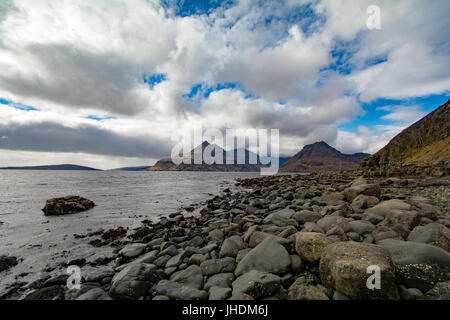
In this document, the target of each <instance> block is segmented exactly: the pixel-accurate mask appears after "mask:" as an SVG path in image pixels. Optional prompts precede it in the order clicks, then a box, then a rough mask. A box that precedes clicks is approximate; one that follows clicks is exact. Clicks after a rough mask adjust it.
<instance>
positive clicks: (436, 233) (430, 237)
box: [408, 223, 450, 252]
mask: <svg viewBox="0 0 450 320" xmlns="http://www.w3.org/2000/svg"><path fill="white" fill-rule="evenodd" d="M408 241H414V242H423V243H427V244H431V245H433V246H436V247H440V248H442V249H444V250H445V251H447V252H449V251H450V229H449V228H447V227H446V226H444V225H442V224H440V223H429V224H427V225H426V226H417V227H415V228H414V229H413V230H412V231H411V233H410V234H409V236H408Z"/></svg>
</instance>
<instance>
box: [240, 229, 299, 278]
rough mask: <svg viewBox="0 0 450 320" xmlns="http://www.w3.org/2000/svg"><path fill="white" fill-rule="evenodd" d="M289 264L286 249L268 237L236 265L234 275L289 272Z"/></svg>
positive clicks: (289, 260)
mask: <svg viewBox="0 0 450 320" xmlns="http://www.w3.org/2000/svg"><path fill="white" fill-rule="evenodd" d="M290 264H291V259H290V257H289V253H288V252H287V251H286V249H285V248H284V247H283V246H282V245H281V244H279V243H278V242H277V240H276V239H275V238H273V237H268V238H266V239H265V240H264V241H263V242H261V243H260V244H259V245H258V246H256V247H255V248H253V249H252V250H251V251H250V252H249V253H247V255H246V256H245V257H244V258H243V259H242V260H241V262H239V264H238V265H237V267H236V270H235V271H234V274H235V275H236V276H240V275H242V274H244V273H247V272H248V271H250V270H259V271H263V272H269V273H283V272H287V271H288V270H289V267H290Z"/></svg>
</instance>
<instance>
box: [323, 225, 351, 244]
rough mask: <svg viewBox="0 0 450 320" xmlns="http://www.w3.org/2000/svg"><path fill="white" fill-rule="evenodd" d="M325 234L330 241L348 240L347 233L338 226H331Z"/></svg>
mask: <svg viewBox="0 0 450 320" xmlns="http://www.w3.org/2000/svg"><path fill="white" fill-rule="evenodd" d="M326 236H327V238H328V239H330V240H331V241H332V242H338V241H347V240H348V237H347V234H346V233H345V232H344V230H342V228H341V227H339V226H335V227H333V228H331V229H330V230H328V231H327V233H326Z"/></svg>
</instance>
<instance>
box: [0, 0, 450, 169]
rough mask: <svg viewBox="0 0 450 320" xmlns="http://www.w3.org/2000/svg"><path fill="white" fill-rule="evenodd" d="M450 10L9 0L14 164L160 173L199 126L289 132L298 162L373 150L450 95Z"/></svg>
mask: <svg viewBox="0 0 450 320" xmlns="http://www.w3.org/2000/svg"><path fill="white" fill-rule="evenodd" d="M369 5H377V6H378V7H379V8H380V9H381V12H380V13H381V29H380V30H376V29H372V30H370V29H369V28H368V27H367V24H366V22H367V19H368V18H369V16H370V13H369V14H368V13H367V8H368V6H369ZM449 13H450V1H448V0H442V1H439V0H433V1H423V0H418V1H414V0H404V1H376V0H369V1H364V0H355V1H351V0H343V1H339V0H328V1H327V0H324V1H306V0H286V1H281V0H279V1H268V0H266V1H258V0H253V1H244V0H241V1H238V0H236V1H232V0H226V1H220V0H213V1H204V0H201V1H199V0H197V1H188V0H185V1H182V0H178V1H171V0H168V1H156V0H154V1H152V0H147V1H146V0H126V1H111V0H107V1H106V0H104V1H102V0H98V1H92V0H85V1H82V0H80V1H78V0H67V1H64V0H61V1H59V0H52V1H50V0H48V1H45V0H23V1H22V0H17V1H12V0H1V1H0V166H8V165H39V164H57V163H76V164H81V165H88V166H94V167H97V168H102V169H108V168H114V167H119V166H131V165H147V164H148V165H150V164H153V163H154V162H155V161H156V160H157V159H158V158H161V157H165V156H168V155H170V150H171V148H172V146H173V144H174V142H173V141H171V139H170V137H171V135H172V133H173V132H174V131H175V130H180V129H181V130H189V128H190V127H192V126H193V125H196V124H202V125H203V127H204V128H220V129H224V128H267V129H270V128H278V129H280V143H281V146H280V152H281V154H282V155H284V156H286V155H292V154H294V153H296V152H297V151H299V150H300V149H301V147H302V146H303V145H305V144H308V143H312V142H316V141H319V140H324V141H326V142H328V143H329V144H331V145H332V146H334V147H336V148H338V149H339V150H340V151H343V152H348V153H350V152H369V153H373V152H375V151H377V150H378V149H379V148H381V147H382V146H384V145H385V144H386V143H387V142H388V141H389V139H391V138H392V137H393V136H394V135H395V134H397V133H398V132H400V131H401V130H402V129H403V128H405V127H406V126H408V125H409V124H411V123H412V122H414V121H416V120H417V119H419V118H421V117H422V116H424V115H425V114H427V113H428V112H430V111H431V110H433V109H434V108H436V107H437V106H439V105H441V104H442V103H444V102H445V101H447V100H448V99H449V89H450V36H449V33H448V26H449V25H450V14H449ZM446 30H447V31H446Z"/></svg>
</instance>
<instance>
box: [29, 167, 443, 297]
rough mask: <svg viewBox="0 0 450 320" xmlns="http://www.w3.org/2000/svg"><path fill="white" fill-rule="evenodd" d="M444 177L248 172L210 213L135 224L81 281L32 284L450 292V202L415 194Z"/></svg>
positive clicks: (132, 292) (172, 290)
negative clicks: (375, 281) (372, 283)
mask: <svg viewBox="0 0 450 320" xmlns="http://www.w3.org/2000/svg"><path fill="white" fill-rule="evenodd" d="M432 179H433V181H434V182H433V183H432V184H431V185H432V186H431V185H430V181H428V180H427V179H416V180H414V179H409V180H407V183H406V184H405V182H404V180H401V179H385V180H375V179H374V180H370V181H369V180H366V179H365V178H363V177H355V176H351V175H349V174H334V175H325V174H314V175H310V176H301V175H292V176H276V177H265V178H257V179H244V180H238V182H237V184H238V186H240V187H241V188H242V190H241V191H239V192H235V193H231V192H226V193H223V194H221V195H218V196H216V197H214V198H212V199H210V200H208V201H207V203H206V206H205V207H204V208H203V209H202V211H201V214H200V215H199V216H198V217H183V216H182V215H179V214H175V215H172V216H169V217H168V218H164V219H162V220H161V221H159V222H158V223H151V222H148V221H147V222H146V223H145V224H144V225H143V226H142V227H141V228H139V229H138V230H134V233H132V234H130V235H129V239H130V240H129V241H128V243H127V244H122V245H120V246H119V247H118V248H117V251H116V254H117V255H116V257H115V259H114V260H113V261H111V262H109V263H108V264H107V265H103V266H98V267H96V268H91V269H88V268H86V269H85V268H82V269H81V271H82V272H81V274H82V276H83V283H82V286H81V289H80V290H67V288H65V286H64V284H63V283H58V282H55V280H53V281H52V279H50V280H47V282H48V281H50V282H49V283H47V284H40V286H38V287H36V286H35V289H34V291H32V292H26V293H25V294H24V296H25V298H27V299H42V298H52V299H54V298H65V299H79V300H85V299H87V300H92V299H95V300H103V299H145V300H170V299H181V300H206V299H210V300H252V299H290V300H328V299H334V300H343V299H406V300H415V299H450V291H449V288H450V286H449V284H450V282H449V281H450V254H449V250H450V230H449V229H448V227H449V225H450V218H449V216H448V212H446V211H445V209H443V208H446V207H447V205H448V204H445V203H436V202H433V199H428V198H424V197H421V196H418V195H417V194H415V191H416V190H418V188H422V187H423V185H424V184H427V183H428V185H427V186H428V187H427V188H431V189H432V190H435V189H436V190H438V189H439V190H441V189H444V192H446V193H447V195H448V192H449V189H448V186H449V180H448V179H447V178H446V177H441V178H432ZM433 188H435V189H433ZM431 189H430V190H431ZM441 191H442V190H441ZM447 201H448V200H447ZM122 242H123V241H122ZM373 265H375V266H378V267H379V270H380V273H381V278H380V279H381V286H380V289H375V290H371V289H370V288H368V286H367V279H368V277H369V276H370V274H368V273H367V269H368V267H369V266H373ZM59 280H61V279H59Z"/></svg>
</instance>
